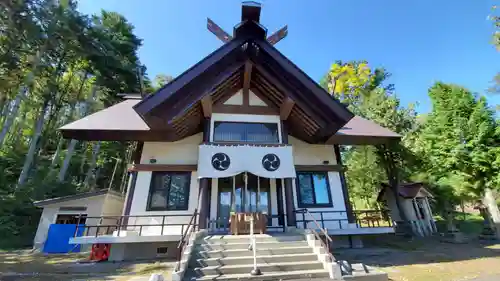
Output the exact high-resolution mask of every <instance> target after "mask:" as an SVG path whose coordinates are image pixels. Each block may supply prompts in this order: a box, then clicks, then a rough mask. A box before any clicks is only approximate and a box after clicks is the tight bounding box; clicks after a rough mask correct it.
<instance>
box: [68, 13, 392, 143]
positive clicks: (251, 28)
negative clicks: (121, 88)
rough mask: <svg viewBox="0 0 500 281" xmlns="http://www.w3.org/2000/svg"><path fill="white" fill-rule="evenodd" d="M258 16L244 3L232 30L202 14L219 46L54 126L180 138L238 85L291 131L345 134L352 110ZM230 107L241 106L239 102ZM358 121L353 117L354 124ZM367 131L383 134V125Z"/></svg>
mask: <svg viewBox="0 0 500 281" xmlns="http://www.w3.org/2000/svg"><path fill="white" fill-rule="evenodd" d="M259 19H260V7H259V6H258V5H257V6H256V5H247V4H244V6H243V10H242V22H241V23H240V24H238V25H236V26H235V28H234V32H233V36H230V35H229V34H227V33H226V32H224V31H223V30H221V29H220V28H219V27H218V26H216V25H215V23H213V22H212V21H210V20H209V21H208V25H209V30H215V32H214V33H215V34H216V35H217V34H218V35H219V36H218V38H222V39H221V40H222V41H224V42H226V43H225V44H224V45H223V46H221V47H220V48H218V49H217V50H215V51H214V52H212V53H211V54H209V55H208V56H207V57H205V58H204V59H202V60H201V61H199V62H198V63H196V64H195V65H193V66H192V67H191V68H189V69H188V70H186V71H185V72H184V73H182V74H181V75H179V76H178V77H176V78H175V79H174V80H172V81H171V82H170V83H168V84H167V85H165V86H163V87H162V88H160V89H159V90H158V91H156V92H155V93H153V94H150V95H148V96H146V97H145V98H143V99H142V100H134V101H133V102H125V103H124V104H122V105H116V106H114V107H110V108H109V109H105V110H103V111H102V112H99V113H96V114H93V115H91V116H89V117H86V118H83V119H82V120H78V121H76V122H73V123H71V124H68V125H66V126H64V127H63V128H62V129H61V130H62V133H63V135H64V136H65V137H72V138H80V139H106V140H120V139H122V140H125V139H126V140H165V141H175V140H180V139H183V138H185V137H188V136H190V135H193V134H196V133H198V132H200V131H202V125H201V124H202V123H203V122H202V121H203V119H204V118H206V117H209V114H207V110H208V109H210V110H211V109H212V108H217V106H218V105H220V104H222V103H223V102H224V101H226V100H227V99H228V98H229V97H230V96H231V95H233V94H234V93H236V92H237V91H239V90H240V89H243V93H244V94H245V93H246V95H248V91H252V92H253V93H254V94H255V95H257V96H258V97H259V99H261V100H262V101H264V102H265V104H266V105H268V106H269V108H268V109H269V110H268V111H267V112H268V113H267V114H269V112H272V114H279V115H280V117H281V119H282V120H286V123H287V125H288V126H287V128H288V133H289V134H290V135H292V136H294V137H296V138H298V139H301V140H303V141H306V142H309V143H340V142H342V140H344V139H345V138H346V137H348V136H349V137H350V136H351V133H350V131H349V130H350V129H349V130H347V129H346V127H349V128H350V127H352V126H350V125H349V124H350V123H348V122H349V121H350V120H351V119H352V118H353V117H354V115H353V114H352V113H351V112H350V111H349V110H348V109H347V108H346V107H345V106H344V105H343V104H341V103H340V102H339V101H338V100H336V99H335V98H333V97H332V96H331V95H330V94H329V93H328V92H326V91H325V90H324V89H323V88H322V87H321V86H319V85H318V84H317V83H316V82H315V81H314V80H313V79H311V78H310V77H309V76H308V75H307V74H305V73H304V72H303V71H302V70H301V69H300V68H298V67H297V66H296V65H295V64H293V63H292V62H291V61H290V60H289V59H288V58H286V57H285V56H284V55H283V54H282V53H281V52H279V51H278V50H277V49H276V48H275V47H274V46H273V44H274V43H276V42H277V41H279V40H281V39H282V38H283V37H284V36H286V26H285V27H284V28H283V29H281V30H280V31H279V32H278V33H275V34H273V35H272V36H270V38H272V40H270V39H269V38H267V39H266V36H267V30H266V29H265V28H264V27H263V26H262V25H261V24H260V23H259ZM217 28H219V29H217ZM220 34H223V35H224V36H220ZM262 111H263V112H264V110H262ZM234 112H236V111H234ZM237 112H238V113H245V112H244V110H243V111H242V110H241V109H238V111H237ZM111 114H113V115H116V116H114V118H110V119H104V120H106V121H107V120H112V121H113V120H114V121H113V122H111V123H110V124H108V125H107V126H100V125H96V124H97V123H98V119H100V120H103V119H101V118H103V116H107V115H111ZM122 114H126V115H127V116H128V117H127V118H130V119H131V120H134V122H133V124H138V125H136V126H135V127H137V128H135V127H134V128H128V127H127V126H128V125H127V122H122V121H121V120H122V118H121V117H124V118H123V120H125V119H126V118H125V116H120V115H122ZM264 114H265V113H264ZM115 119H116V120H115ZM137 120H140V121H142V122H135V121H137ZM365 121H367V120H365ZM367 122H368V123H369V121H367ZM367 122H361V123H363V124H364V123H367ZM139 123H140V124H139ZM361 123H360V122H356V126H357V127H359V126H358V125H359V124H361ZM93 126H94V127H93ZM123 126H125V127H126V128H123ZM98 127H99V128H98ZM101 127H102V128H101ZM357 127H356V128H357ZM92 128H95V129H92ZM374 128H375V131H376V130H377V128H381V127H380V126H378V125H376V124H375V126H374ZM381 129H384V128H381ZM339 130H340V131H339ZM346 130H347V132H345V131H346ZM341 131H342V132H343V133H342V134H339V132H341ZM365 131H367V130H363V129H360V128H358V130H357V131H356V132H357V134H358V135H359V136H361V137H365V136H364V135H363V134H365ZM382 131H383V130H382ZM389 132H390V131H389ZM367 133H368V135H370V136H377V135H381V136H384V137H385V136H386V135H388V133H387V132H385V131H383V132H380V133H379V132H374V133H373V134H372V132H371V131H370V130H368V131H367ZM390 133H392V132H390ZM358 135H354V139H352V140H351V141H352V142H353V143H362V142H364V141H363V140H360V138H358ZM389 135H390V137H399V136H398V135H397V134H392V135H391V134H389Z"/></svg>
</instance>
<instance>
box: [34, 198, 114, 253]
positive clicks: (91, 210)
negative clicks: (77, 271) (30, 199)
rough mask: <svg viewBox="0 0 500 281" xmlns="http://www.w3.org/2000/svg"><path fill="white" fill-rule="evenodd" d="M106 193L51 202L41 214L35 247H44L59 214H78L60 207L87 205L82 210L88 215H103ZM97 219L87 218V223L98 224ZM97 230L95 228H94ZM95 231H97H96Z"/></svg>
mask: <svg viewBox="0 0 500 281" xmlns="http://www.w3.org/2000/svg"><path fill="white" fill-rule="evenodd" d="M105 197H106V195H99V196H94V197H89V198H83V199H76V200H71V201H66V202H61V203H56V204H51V205H47V206H45V207H43V211H42V215H41V216H40V222H39V223H38V228H37V230H36V234H35V238H34V240H33V245H34V247H35V248H41V247H43V244H44V243H45V240H47V234H48V231H49V227H50V225H51V224H54V223H55V222H56V219H57V215H58V214H78V213H79V212H75V211H59V208H60V207H87V210H86V211H84V212H81V213H82V214H86V215H87V216H88V217H94V216H95V217H98V216H101V212H102V209H103V203H104V199H105ZM97 222H98V220H97V219H87V222H86V224H87V225H90V224H94V225H95V224H97ZM94 231H95V230H94ZM94 233H95V232H94Z"/></svg>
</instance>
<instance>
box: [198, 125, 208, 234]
mask: <svg viewBox="0 0 500 281" xmlns="http://www.w3.org/2000/svg"><path fill="white" fill-rule="evenodd" d="M209 141H210V118H205V120H204V124H203V142H209ZM209 183H210V181H209V179H208V178H203V179H200V185H199V188H200V191H199V197H198V209H199V210H200V216H199V217H198V228H199V229H206V228H207V227H208V223H207V221H208V216H209V212H210V210H209V202H208V200H210V199H209V197H208V188H209Z"/></svg>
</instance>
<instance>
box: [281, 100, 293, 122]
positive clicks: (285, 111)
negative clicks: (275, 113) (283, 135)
mask: <svg viewBox="0 0 500 281" xmlns="http://www.w3.org/2000/svg"><path fill="white" fill-rule="evenodd" d="M294 105H295V102H294V101H293V100H292V99H291V98H290V97H287V98H286V99H285V100H284V101H283V103H282V104H281V106H280V118H281V120H287V119H288V116H290V112H292V109H293V106H294Z"/></svg>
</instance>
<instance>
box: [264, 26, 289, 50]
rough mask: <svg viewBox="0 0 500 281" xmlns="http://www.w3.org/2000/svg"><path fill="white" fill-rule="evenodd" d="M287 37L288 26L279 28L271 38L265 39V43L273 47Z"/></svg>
mask: <svg viewBox="0 0 500 281" xmlns="http://www.w3.org/2000/svg"><path fill="white" fill-rule="evenodd" d="M287 35H288V25H285V26H283V27H282V28H280V29H279V30H278V31H276V32H275V33H273V34H272V35H271V36H269V37H267V41H268V42H269V43H271V45H275V44H276V43H278V42H279V41H281V40H282V39H283V38H285V37H286V36H287Z"/></svg>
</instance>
